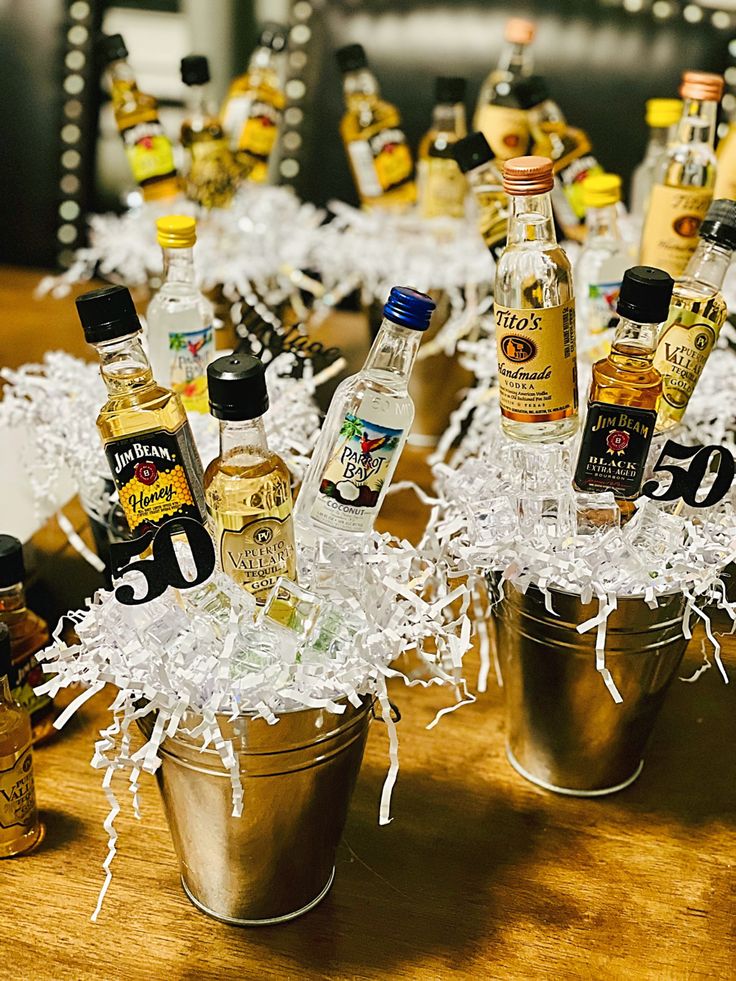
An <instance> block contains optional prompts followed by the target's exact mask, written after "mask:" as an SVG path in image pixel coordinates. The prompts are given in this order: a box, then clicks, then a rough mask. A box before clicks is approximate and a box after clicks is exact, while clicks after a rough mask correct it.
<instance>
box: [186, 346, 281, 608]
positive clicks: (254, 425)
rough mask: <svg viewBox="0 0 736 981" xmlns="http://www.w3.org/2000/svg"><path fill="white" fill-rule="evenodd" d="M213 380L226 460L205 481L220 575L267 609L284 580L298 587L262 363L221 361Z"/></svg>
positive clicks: (246, 358)
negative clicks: (267, 422) (269, 432)
mask: <svg viewBox="0 0 736 981" xmlns="http://www.w3.org/2000/svg"><path fill="white" fill-rule="evenodd" d="M207 378H208V387H209V393H210V410H211V412H212V415H213V416H214V417H215V418H216V419H219V420H220V455H219V456H218V457H216V458H215V459H214V460H213V461H212V463H210V465H209V466H208V467H207V470H206V471H205V475H204V494H205V500H206V501H207V514H208V518H209V528H210V533H211V535H212V537H213V539H214V542H215V551H216V553H217V561H218V563H219V566H220V568H221V569H222V570H223V571H224V572H225V573H227V575H229V576H230V578H231V579H233V580H234V581H235V582H237V583H238V584H239V585H240V586H243V588H244V589H247V590H248V592H250V593H252V594H253V595H254V596H255V598H256V602H258V603H259V604H262V603H265V602H266V599H267V598H268V594H269V592H270V591H271V590H272V589H273V587H274V586H275V585H276V581H277V580H278V579H279V577H282V576H283V577H285V578H286V579H291V580H292V581H293V582H296V548H295V546H294V528H293V524H292V517H291V510H292V501H291V475H290V474H289V471H288V469H287V466H286V464H285V463H284V461H283V460H282V459H281V457H280V456H277V455H276V453H272V452H271V450H269V448H268V441H267V439H266V430H265V427H264V425H263V415H264V413H265V412H266V410H267V409H268V392H267V391H266V373H265V369H264V367H263V364H262V363H261V362H260V361H259V360H258V358H254V357H252V356H251V355H249V354H231V355H229V356H227V357H224V358H218V359H217V361H214V362H213V363H212V364H211V365H210V366H209V368H208V369H207Z"/></svg>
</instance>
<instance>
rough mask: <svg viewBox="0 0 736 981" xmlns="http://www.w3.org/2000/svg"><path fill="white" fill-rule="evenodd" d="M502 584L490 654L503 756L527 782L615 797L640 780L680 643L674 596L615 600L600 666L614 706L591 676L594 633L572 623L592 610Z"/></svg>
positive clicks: (680, 605) (681, 605)
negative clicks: (497, 680)
mask: <svg viewBox="0 0 736 981" xmlns="http://www.w3.org/2000/svg"><path fill="white" fill-rule="evenodd" d="M550 592H551V594H552V606H553V608H554V610H555V612H556V613H557V614H558V616H554V615H553V614H552V613H550V612H549V611H548V610H547V609H546V608H545V605H544V596H543V595H542V593H541V592H540V591H539V589H537V588H536V587H533V586H530V587H529V589H528V590H527V592H526V593H525V594H524V593H520V592H518V591H517V590H516V589H514V588H513V587H511V586H508V585H507V586H506V588H505V597H504V599H503V600H502V601H501V602H500V603H499V604H498V605H497V606H496V608H495V618H496V629H497V653H498V660H499V667H500V671H501V676H502V679H503V687H504V692H505V700H506V732H507V744H506V752H507V755H508V758H509V762H510V763H511V765H512V766H513V767H514V768H515V769H516V770H517V771H518V772H519V773H520V774H521V775H522V776H523V777H526V779H527V780H530V781H531V782H532V783H535V784H537V785H538V786H540V787H544V788H545V789H547V790H553V791H555V792H557V793H560V794H571V795H575V796H580V797H588V796H599V795H603V794H611V793H614V792H615V791H617V790H622V789H623V788H624V787H627V786H628V785H629V784H631V783H633V782H634V780H636V778H637V777H638V776H639V774H640V773H641V770H642V767H643V765H644V760H643V755H644V750H645V747H646V744H647V741H648V739H649V736H650V734H651V732H652V729H653V727H654V723H655V721H656V718H657V714H658V712H659V710H660V707H661V705H662V702H663V700H664V696H665V694H666V692H667V688H668V687H669V685H670V682H671V681H672V679H673V678H674V677H675V674H676V672H677V669H678V667H679V664H680V662H681V660H682V656H683V654H684V652H685V648H686V647H687V640H686V639H685V636H684V634H683V631H682V617H683V612H684V609H685V599H684V597H683V595H682V594H681V593H672V594H668V595H666V596H663V597H659V605H658V606H657V608H656V609H650V608H649V607H648V606H647V605H646V604H645V603H644V601H643V600H641V599H636V598H626V599H619V601H618V608H617V609H616V610H614V611H613V613H611V615H610V617H609V618H608V624H607V627H606V646H605V661H606V668H607V669H608V670H609V671H610V672H611V675H612V677H613V679H614V682H615V684H616V686H617V688H618V690H619V692H620V693H621V696H622V698H623V702H621V703H620V704H617V703H616V702H614V700H613V698H612V697H611V694H610V693H609V692H608V691H607V689H606V687H605V685H604V683H603V679H602V678H601V675H600V674H599V672H598V671H597V670H596V660H595V639H596V631H595V629H593V630H590V631H588V632H587V633H584V634H580V633H578V631H577V626H578V625H579V624H581V623H584V622H585V621H586V620H589V619H590V618H591V617H594V616H596V614H597V613H598V603H597V602H593V603H589V604H586V605H584V604H582V603H581V602H580V598H579V597H578V596H575V595H574V594H572V593H565V592H561V591H560V590H556V589H550Z"/></svg>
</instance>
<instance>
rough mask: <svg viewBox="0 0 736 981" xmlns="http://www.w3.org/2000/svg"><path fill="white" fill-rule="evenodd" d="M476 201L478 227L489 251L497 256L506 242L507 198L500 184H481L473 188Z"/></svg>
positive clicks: (507, 221) (507, 222)
mask: <svg viewBox="0 0 736 981" xmlns="http://www.w3.org/2000/svg"><path fill="white" fill-rule="evenodd" d="M475 199H476V201H477V202H478V228H479V229H480V234H481V236H482V238H483V241H484V243H485V245H486V247H487V248H488V249H490V250H491V253H492V254H493V255H494V256H495V257H498V255H500V253H501V251H502V249H503V247H504V245H505V244H506V234H507V231H508V224H509V211H508V203H509V199H508V197H507V195H506V192H505V191H504V190H503V188H502V187H500V186H496V187H494V186H492V185H488V186H482V187H478V188H476V189H475Z"/></svg>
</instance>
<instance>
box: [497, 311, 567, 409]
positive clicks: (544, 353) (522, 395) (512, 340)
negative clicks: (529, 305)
mask: <svg viewBox="0 0 736 981" xmlns="http://www.w3.org/2000/svg"><path fill="white" fill-rule="evenodd" d="M494 314H495V318H496V350H497V353H498V386H499V401H500V403H501V414H502V415H503V416H505V417H506V418H507V419H514V420H515V421H517V422H532V423H538V422H553V421H554V420H556V419H566V418H568V417H569V416H571V415H573V414H574V413H575V411H576V410H577V405H578V383H577V360H576V356H575V301H574V300H572V299H570V300H566V301H565V302H564V303H561V304H560V305H559V306H557V307H546V308H544V309H534V310H532V309H527V310H516V309H514V308H513V307H503V306H501V304H500V303H496V304H494Z"/></svg>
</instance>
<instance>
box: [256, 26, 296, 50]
mask: <svg viewBox="0 0 736 981" xmlns="http://www.w3.org/2000/svg"><path fill="white" fill-rule="evenodd" d="M288 40H289V28H288V27H284V26H283V24H276V23H274V22H273V21H268V22H267V23H265V24H263V26H262V27H261V33H260V34H259V35H258V44H259V46H260V47H261V48H270V49H271V50H272V51H276V52H278V51H283V50H284V48H285V47H286V44H287V42H288Z"/></svg>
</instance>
